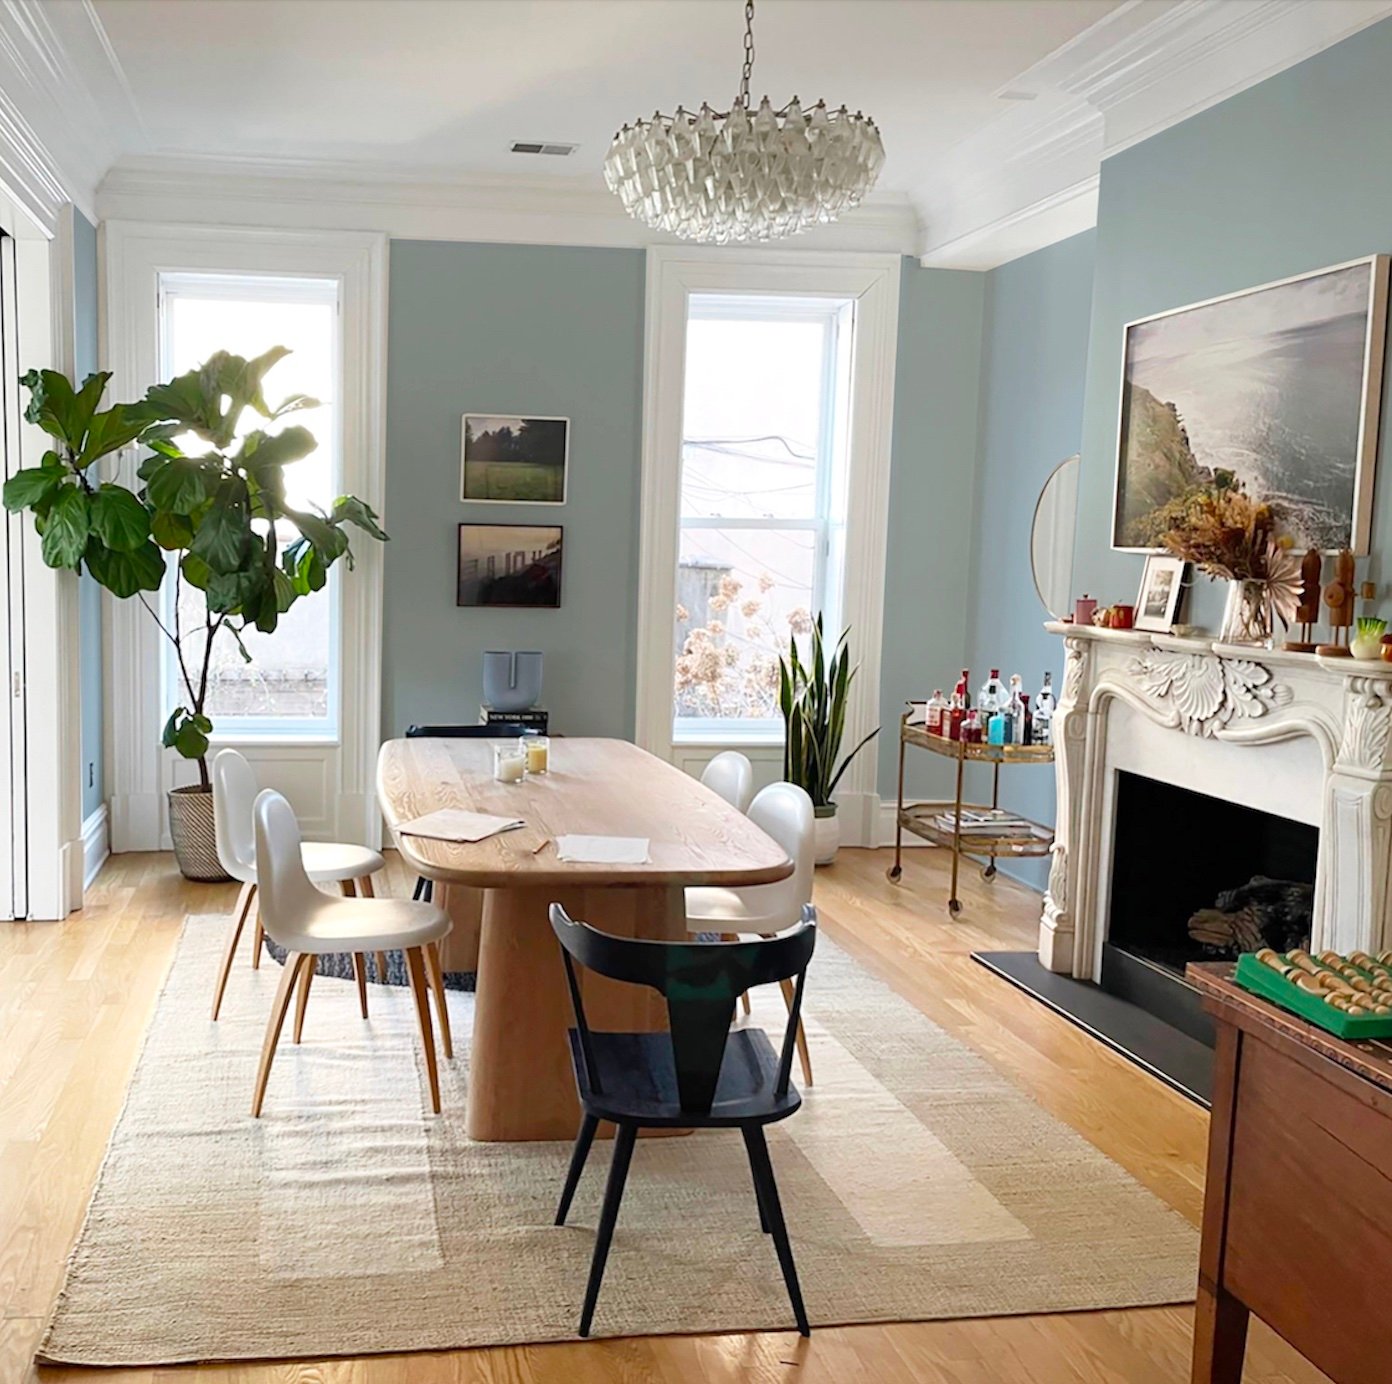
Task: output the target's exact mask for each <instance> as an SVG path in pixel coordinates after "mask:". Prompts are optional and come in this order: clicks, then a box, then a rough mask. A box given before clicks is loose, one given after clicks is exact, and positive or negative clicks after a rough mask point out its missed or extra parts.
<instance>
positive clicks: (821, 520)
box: [672, 293, 855, 747]
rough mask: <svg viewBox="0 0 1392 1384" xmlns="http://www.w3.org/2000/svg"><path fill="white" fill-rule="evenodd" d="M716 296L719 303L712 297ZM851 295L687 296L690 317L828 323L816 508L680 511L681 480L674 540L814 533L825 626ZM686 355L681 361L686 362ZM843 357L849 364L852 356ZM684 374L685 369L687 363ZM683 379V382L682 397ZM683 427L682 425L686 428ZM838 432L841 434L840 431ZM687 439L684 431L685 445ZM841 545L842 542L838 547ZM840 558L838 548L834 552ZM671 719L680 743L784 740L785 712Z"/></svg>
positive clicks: (834, 581)
mask: <svg viewBox="0 0 1392 1384" xmlns="http://www.w3.org/2000/svg"><path fill="white" fill-rule="evenodd" d="M716 298H719V299H720V302H719V303H718V304H717V303H715V302H713V301H709V300H712V299H716ZM854 307H855V303H854V300H851V299H840V300H838V299H836V298H825V299H819V298H797V297H793V296H789V295H783V294H780V295H778V296H777V297H773V296H769V295H760V294H753V293H751V294H734V295H731V294H718V295H717V294H710V295H707V294H701V295H690V296H689V297H688V302H687V321H688V322H691V321H700V320H702V319H704V320H706V321H722V322H724V321H730V320H731V319H736V318H746V319H748V320H750V321H756V322H769V321H775V320H779V319H781V320H783V321H792V322H820V323H822V324H823V325H824V326H825V327H826V328H827V332H826V336H825V338H824V342H823V351H822V417H821V421H820V423H819V424H818V429H817V474H816V487H817V494H816V499H815V509H816V512H815V514H814V515H813V516H812V517H811V518H808V519H772V518H759V517H754V518H729V517H720V516H715V517H712V518H709V519H706V518H699V519H698V518H687V517H686V516H685V515H683V514H682V513H681V511H680V504H681V499H680V497H681V490H680V486H679V487H678V492H677V493H678V518H677V527H678V535H677V541H678V546H679V547H680V542H681V534H682V533H684V532H686V530H687V529H756V530H759V531H760V532H767V531H769V530H774V529H782V530H785V531H788V532H796V533H812V534H814V535H815V539H814V543H815V546H814V552H813V567H812V602H811V605H812V609H813V611H814V613H815V612H816V611H818V610H820V611H822V612H823V614H824V615H825V617H826V623H827V626H828V627H830V626H833V625H836V623H837V621H838V619H839V618H840V603H841V594H842V589H843V587H844V573H843V572H842V571H841V564H840V561H839V560H835V561H834V560H833V553H832V537H833V529H838V528H840V527H842V526H843V525H844V511H845V490H846V482H847V479H848V477H847V476H846V474H845V473H846V471H847V470H848V466H847V461H848V458H847V457H846V455H845V452H846V446H845V434H846V433H847V432H848V429H847V428H845V427H843V426H842V424H843V423H844V422H845V421H847V420H845V419H844V418H843V417H842V416H841V415H843V414H844V413H845V412H846V410H847V409H848V407H849V401H848V400H840V399H838V398H837V385H838V383H839V378H838V377H839V373H840V369H841V366H842V360H843V358H844V356H845V354H846V352H845V347H846V345H847V341H848V339H849V340H850V341H853V340H854V339H855V338H854V332H855V321H854V316H855V314H854ZM684 364H685V361H684V360H683V365H684ZM846 364H847V365H848V366H849V362H848V361H847V362H846ZM683 381H685V371H684V370H683ZM684 395H685V383H683V396H684ZM684 432H685V428H683V433H684ZM838 434H840V436H838ZM684 449H685V438H684V437H683V450H684ZM840 546H841V545H838V548H840ZM835 556H836V558H837V559H839V558H840V552H839V551H838V553H837V554H836V555H835ZM676 720H677V718H674V723H673V731H672V739H673V743H674V744H680V745H711V744H720V745H725V744H730V745H735V744H738V745H741V746H745V747H748V746H751V745H753V746H757V745H782V743H783V722H782V718H781V717H767V718H762V717H745V718H738V717H718V716H702V717H697V716H688V717H682V718H680V720H681V723H682V724H680V726H678V725H677V724H676Z"/></svg>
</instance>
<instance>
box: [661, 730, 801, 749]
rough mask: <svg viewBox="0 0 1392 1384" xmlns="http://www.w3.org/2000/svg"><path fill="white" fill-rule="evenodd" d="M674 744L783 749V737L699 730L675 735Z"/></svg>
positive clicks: (717, 747)
mask: <svg viewBox="0 0 1392 1384" xmlns="http://www.w3.org/2000/svg"><path fill="white" fill-rule="evenodd" d="M672 744H673V745H679V746H681V747H682V748H684V749H718V750H742V749H752V750H759V749H768V750H779V751H781V750H782V749H783V737H782V736H781V735H716V734H712V733H711V732H709V731H699V732H697V733H695V734H691V735H674V736H673V737H672Z"/></svg>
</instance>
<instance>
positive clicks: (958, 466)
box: [852, 259, 986, 801]
mask: <svg viewBox="0 0 1392 1384" xmlns="http://www.w3.org/2000/svg"><path fill="white" fill-rule="evenodd" d="M985 292H986V277H985V275H982V274H968V273H961V272H958V271H955V270H950V269H922V268H920V267H919V266H918V264H917V263H916V262H915V261H914V260H912V259H907V260H905V261H904V266H903V277H902V280H901V284H900V293H899V351H898V358H897V362H896V365H895V386H894V441H893V461H892V469H891V475H890V487H889V500H890V509H889V541H888V552H887V561H886V566H885V616H884V656H883V660H882V663H881V669H880V734H879V751H878V754H879V787H880V795H881V797H882V798H883V799H884V800H886V801H891V800H893V798H894V796H895V792H896V778H897V773H898V753H899V717H900V715H901V713H902V712H903V710H904V702H905V701H906V700H907V699H908V698H911V697H912V698H920V697H926V696H928V695H929V693H931V692H932V690H933V688H934V687H936V686H947V687H948V688H949V689H950V687H951V682H952V680H953V679H955V678H956V676H957V674H958V673H960V672H961V669H962V657H963V653H964V650H965V649H966V640H967V618H968V609H969V605H970V590H971V583H970V578H969V567H970V564H971V557H972V508H973V477H974V475H975V471H976V454H977V414H978V400H979V394H978V390H979V386H980V382H981V333H982V313H983V309H984V306H985ZM852 637H853V638H854V632H852ZM867 753H868V751H867ZM906 769H907V774H906V782H907V785H908V792H909V793H910V795H912V796H917V797H927V796H930V795H939V794H948V793H950V792H951V787H952V785H951V778H950V774H949V772H948V766H947V764H946V761H942V760H938V759H937V758H936V757H935V756H929V755H927V754H923V753H913V752H911V754H910V757H909V759H908V760H907V761H906Z"/></svg>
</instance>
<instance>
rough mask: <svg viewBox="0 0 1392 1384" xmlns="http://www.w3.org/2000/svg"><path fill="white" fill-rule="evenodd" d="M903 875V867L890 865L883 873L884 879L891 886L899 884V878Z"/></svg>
mask: <svg viewBox="0 0 1392 1384" xmlns="http://www.w3.org/2000/svg"><path fill="white" fill-rule="evenodd" d="M903 873H904V867H903V866H902V865H891V866H890V867H889V869H887V870H886V871H885V878H886V879H887V880H888V881H889V882H890V883H891V884H898V883H899V877H900V876H901V875H902V874H903Z"/></svg>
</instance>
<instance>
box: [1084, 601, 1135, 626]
mask: <svg viewBox="0 0 1392 1384" xmlns="http://www.w3.org/2000/svg"><path fill="white" fill-rule="evenodd" d="M1092 623H1093V624H1094V625H1096V626H1097V627H1098V629H1104V630H1129V629H1132V628H1133V627H1134V626H1135V623H1136V607H1135V606H1129V605H1110V606H1107V607H1105V609H1102V610H1098V611H1095V612H1094V613H1093V617H1092Z"/></svg>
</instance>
